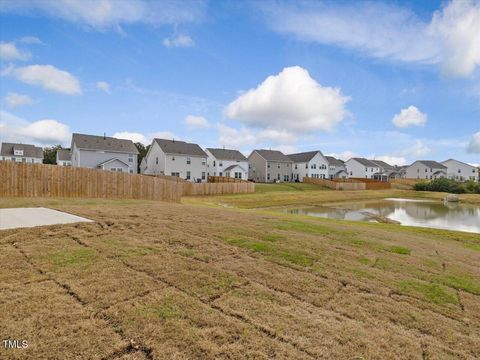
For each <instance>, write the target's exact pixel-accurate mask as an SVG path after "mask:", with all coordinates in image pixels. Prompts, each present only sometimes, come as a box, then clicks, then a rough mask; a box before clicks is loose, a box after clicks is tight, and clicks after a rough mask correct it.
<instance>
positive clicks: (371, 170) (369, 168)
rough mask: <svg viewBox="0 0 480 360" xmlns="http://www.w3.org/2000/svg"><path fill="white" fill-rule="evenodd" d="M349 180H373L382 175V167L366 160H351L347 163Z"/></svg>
mask: <svg viewBox="0 0 480 360" xmlns="http://www.w3.org/2000/svg"><path fill="white" fill-rule="evenodd" d="M345 166H346V168H347V173H348V177H349V178H362V179H372V178H373V175H374V174H375V173H380V172H381V169H380V166H378V165H377V164H375V163H374V162H372V161H370V160H368V159H365V158H351V159H349V160H347V161H346V162H345Z"/></svg>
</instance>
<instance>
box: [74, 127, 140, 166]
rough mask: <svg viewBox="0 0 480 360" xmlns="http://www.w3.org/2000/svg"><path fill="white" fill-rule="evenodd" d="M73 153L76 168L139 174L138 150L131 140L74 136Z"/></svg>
mask: <svg viewBox="0 0 480 360" xmlns="http://www.w3.org/2000/svg"><path fill="white" fill-rule="evenodd" d="M71 153H72V155H71V156H72V157H71V159H72V166H74V167H86V168H93V169H102V170H109V171H118V172H127V173H131V174H136V173H137V155H138V150H137V148H136V146H135V144H134V143H133V141H131V140H125V139H116V138H113V137H108V136H105V135H104V136H96V135H85V134H73V135H72V145H71Z"/></svg>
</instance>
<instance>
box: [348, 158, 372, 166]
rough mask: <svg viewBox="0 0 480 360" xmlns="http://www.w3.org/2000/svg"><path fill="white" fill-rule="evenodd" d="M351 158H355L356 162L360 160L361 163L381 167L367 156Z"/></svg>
mask: <svg viewBox="0 0 480 360" xmlns="http://www.w3.org/2000/svg"><path fill="white" fill-rule="evenodd" d="M350 160H355V161H356V162H359V163H360V164H362V165H364V166H370V167H379V166H378V165H377V164H375V163H374V162H373V161H370V160H368V159H365V158H352V159H350Z"/></svg>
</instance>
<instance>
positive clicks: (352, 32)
mask: <svg viewBox="0 0 480 360" xmlns="http://www.w3.org/2000/svg"><path fill="white" fill-rule="evenodd" d="M260 4H261V5H260V7H261V9H262V10H263V11H264V13H265V14H266V17H267V21H268V23H269V24H270V26H271V27H272V29H273V30H274V31H277V32H279V33H282V34H288V35H292V36H294V37H295V38H297V39H299V40H302V41H308V42H317V43H321V44H329V45H336V46H339V47H342V48H346V49H350V50H354V51H357V52H360V53H361V54H364V55H366V56H370V57H374V58H385V59H391V60H396V61H403V62H415V63H422V64H440V65H441V66H442V68H443V70H444V71H445V73H447V74H449V75H453V76H468V75H470V74H472V73H473V71H474V70H475V68H476V67H477V66H478V65H479V64H480V2H479V1H477V0H453V1H450V2H447V3H445V4H444V5H443V7H442V8H441V9H439V10H437V11H436V12H435V13H433V14H432V19H431V21H424V20H422V19H421V18H420V17H419V16H417V15H416V14H415V13H413V12H412V11H411V10H409V9H406V8H402V7H399V6H397V5H393V4H381V3H378V2H355V3H354V4H344V3H338V2H337V3H335V2H333V3H332V2H330V3H323V2H322V3H317V2H302V3H279V2H269V3H267V4H265V3H260Z"/></svg>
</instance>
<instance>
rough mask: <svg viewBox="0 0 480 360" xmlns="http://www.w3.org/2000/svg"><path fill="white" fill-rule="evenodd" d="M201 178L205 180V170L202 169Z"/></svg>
mask: <svg viewBox="0 0 480 360" xmlns="http://www.w3.org/2000/svg"><path fill="white" fill-rule="evenodd" d="M202 180H205V171H202Z"/></svg>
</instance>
